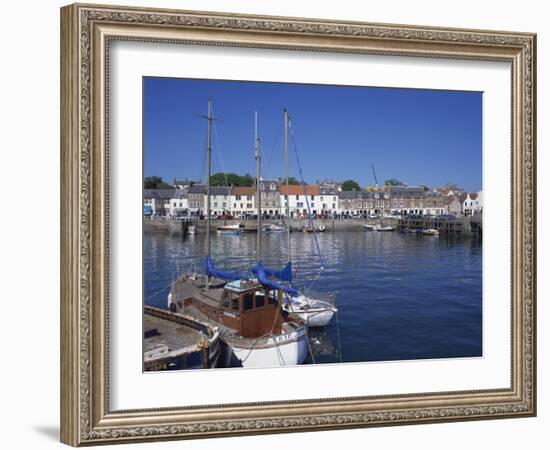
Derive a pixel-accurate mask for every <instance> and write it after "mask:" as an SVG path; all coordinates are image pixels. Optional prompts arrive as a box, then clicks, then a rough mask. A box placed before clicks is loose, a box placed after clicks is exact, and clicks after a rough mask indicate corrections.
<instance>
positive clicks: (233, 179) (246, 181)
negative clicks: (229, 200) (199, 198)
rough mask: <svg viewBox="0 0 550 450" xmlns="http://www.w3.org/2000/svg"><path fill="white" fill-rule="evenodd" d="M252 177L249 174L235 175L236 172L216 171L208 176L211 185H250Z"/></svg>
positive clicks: (252, 180) (252, 182)
mask: <svg viewBox="0 0 550 450" xmlns="http://www.w3.org/2000/svg"><path fill="white" fill-rule="evenodd" d="M253 184H254V178H252V176H251V175H249V174H246V175H244V176H243V175H237V174H236V173H232V172H230V173H223V172H218V173H215V174H214V175H211V176H210V185H211V186H252V185H253Z"/></svg>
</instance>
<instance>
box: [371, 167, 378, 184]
mask: <svg viewBox="0 0 550 450" xmlns="http://www.w3.org/2000/svg"><path fill="white" fill-rule="evenodd" d="M371 167H372V174H373V175H374V183H375V184H376V187H378V179H377V178H376V171H375V170H374V164H372V165H371Z"/></svg>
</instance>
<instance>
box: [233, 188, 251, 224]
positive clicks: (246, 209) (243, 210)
mask: <svg viewBox="0 0 550 450" xmlns="http://www.w3.org/2000/svg"><path fill="white" fill-rule="evenodd" d="M255 193H256V188H254V187H252V186H250V187H249V186H236V187H234V188H232V189H231V196H230V200H229V202H230V204H231V214H232V215H233V216H234V217H238V218H243V217H245V216H247V215H252V214H256V213H257V210H256V200H255V199H256V194H255Z"/></svg>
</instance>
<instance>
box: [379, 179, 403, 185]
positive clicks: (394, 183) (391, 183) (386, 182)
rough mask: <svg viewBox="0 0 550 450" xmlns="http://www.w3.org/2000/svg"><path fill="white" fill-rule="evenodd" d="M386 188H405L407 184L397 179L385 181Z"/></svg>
mask: <svg viewBox="0 0 550 450" xmlns="http://www.w3.org/2000/svg"><path fill="white" fill-rule="evenodd" d="M384 186H405V183H403V182H401V181H399V180H397V179H395V178H390V179H389V180H386V181H384Z"/></svg>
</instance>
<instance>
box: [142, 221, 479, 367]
mask: <svg viewBox="0 0 550 450" xmlns="http://www.w3.org/2000/svg"><path fill="white" fill-rule="evenodd" d="M317 237H318V240H319V245H320V247H321V252H322V258H323V265H324V272H323V274H322V275H321V276H319V273H320V261H319V257H318V256H317V254H316V251H315V243H314V239H313V236H312V235H311V234H306V233H299V232H296V233H291V246H292V262H293V266H294V271H295V272H294V274H295V275H294V279H295V286H297V287H299V288H304V287H307V288H310V289H313V290H314V291H317V292H333V293H335V294H336V303H337V306H338V308H339V313H338V318H337V319H338V320H336V318H334V319H333V320H332V321H331V323H330V324H329V325H328V326H327V327H325V328H324V329H317V330H316V329H311V330H310V340H311V344H312V347H313V352H314V357H315V361H316V362H317V363H319V362H339V361H340V360H342V361H343V362H360V361H390V360H406V359H425V358H448V357H472V356H481V355H482V251H481V242H479V241H478V240H477V239H476V238H471V239H470V238H462V239H460V238H454V237H445V236H440V237H431V236H417V235H410V234H401V233H398V232H393V233H377V232H368V231H365V232H360V231H358V232H334V233H331V232H326V233H320V234H318V235H317ZM262 246H263V255H264V257H263V260H264V262H265V265H266V266H267V267H280V266H282V265H284V264H285V263H286V259H287V255H286V235H285V234H264V235H263V236H262ZM255 248H256V235H255V234H244V235H241V236H233V235H223V236H219V235H216V234H212V258H213V260H214V262H215V264H216V266H217V267H219V268H220V269H236V270H239V271H241V272H246V271H247V269H248V268H249V267H251V266H253V265H254V264H255ZM205 250H206V237H205V235H204V234H202V235H200V234H199V235H196V236H189V238H188V239H187V240H186V241H183V240H182V238H181V236H175V235H174V236H170V235H168V234H145V236H144V285H145V292H144V295H145V303H146V304H148V305H153V306H158V307H162V308H166V297H167V295H168V290H169V284H170V282H171V280H172V276H173V275H174V274H175V273H177V271H178V270H179V271H186V270H189V269H190V268H191V267H192V266H193V264H195V266H196V269H197V270H200V271H202V267H203V260H204V254H205ZM339 349H341V353H340V351H339ZM309 362H311V361H309Z"/></svg>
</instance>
